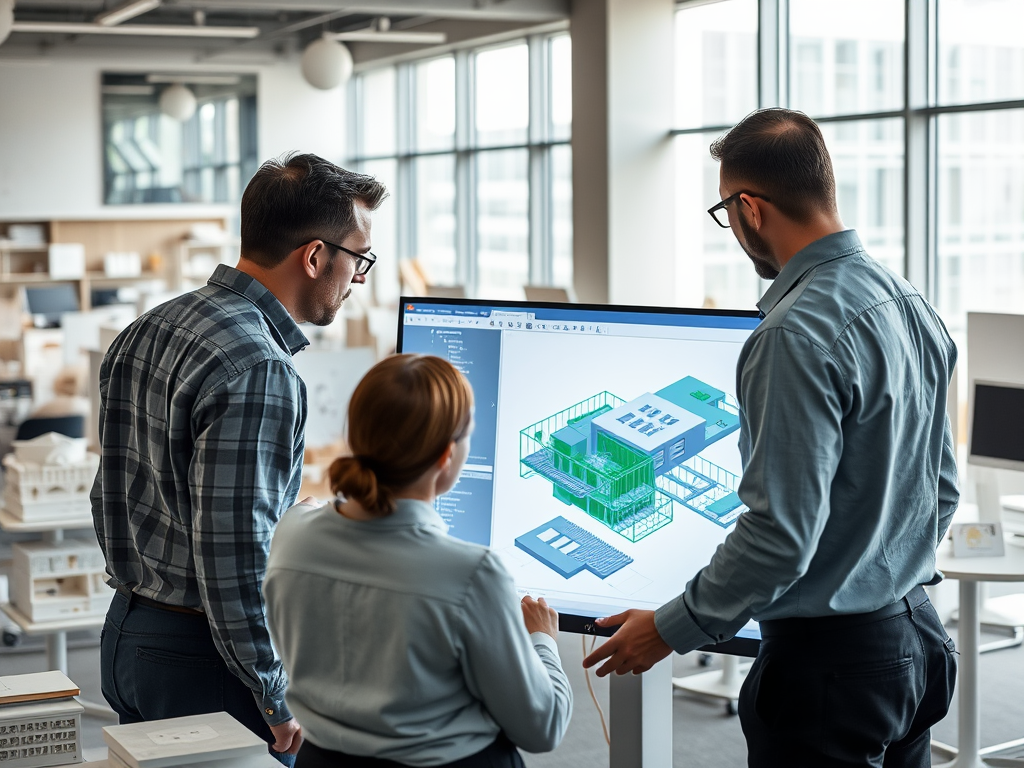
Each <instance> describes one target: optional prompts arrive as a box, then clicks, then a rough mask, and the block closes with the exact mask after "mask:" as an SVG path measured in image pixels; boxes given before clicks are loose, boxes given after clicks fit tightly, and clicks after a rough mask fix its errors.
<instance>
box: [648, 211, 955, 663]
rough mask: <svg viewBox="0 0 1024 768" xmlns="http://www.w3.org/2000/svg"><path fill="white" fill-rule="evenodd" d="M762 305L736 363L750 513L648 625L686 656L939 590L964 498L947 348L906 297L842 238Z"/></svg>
mask: <svg viewBox="0 0 1024 768" xmlns="http://www.w3.org/2000/svg"><path fill="white" fill-rule="evenodd" d="M758 306H759V307H760V308H761V311H762V312H763V313H764V314H765V319H764V321H763V322H762V323H761V325H760V326H759V327H758V328H757V329H756V330H755V331H754V333H753V334H752V335H751V337H750V338H749V339H748V340H747V343H746V344H745V345H744V347H743V351H742V352H741V354H740V359H739V364H738V367H737V391H738V392H739V403H740V453H741V456H742V459H743V466H744V471H743V478H742V480H741V482H740V487H739V495H740V498H741V499H742V500H743V503H744V504H746V505H747V506H748V507H749V511H748V512H746V513H745V514H743V515H742V516H741V517H740V519H739V521H738V522H737V524H736V528H735V530H733V532H732V533H731V534H730V535H729V537H728V538H727V539H726V540H725V542H724V543H723V544H722V545H721V546H720V547H719V549H718V551H717V552H716V553H715V555H714V557H713V558H712V560H711V563H710V564H709V565H708V566H706V567H705V568H704V569H703V570H701V571H700V572H699V573H698V574H697V575H696V576H695V577H694V578H693V580H692V581H691V582H690V583H689V584H688V585H687V586H686V591H685V592H684V593H683V594H682V595H680V596H679V597H677V598H675V599H674V600H672V601H671V602H669V603H667V604H666V605H664V606H662V607H661V608H659V609H658V611H657V612H656V614H655V622H656V625H657V627H658V631H659V633H660V634H661V636H662V637H663V638H664V639H665V641H666V642H668V644H669V645H671V646H672V647H673V648H674V649H675V650H676V651H678V652H680V653H684V652H686V651H689V650H692V649H693V648H696V647H699V646H701V645H704V644H706V643H715V642H719V641H721V640H725V639H727V638H729V637H731V636H732V635H734V634H735V633H736V631H737V630H739V629H740V628H741V627H742V626H743V625H744V624H745V623H746V622H747V621H748V620H749V619H750V618H754V619H758V620H765V619H779V618H788V617H794V616H827V615H831V614H840V613H864V612H869V611H873V610H876V609H878V608H881V607H882V606H884V605H888V604H890V603H893V602H895V601H896V600H899V599H900V598H902V597H903V596H904V595H905V594H906V593H907V592H909V591H910V590H911V589H912V588H913V587H915V586H916V585H918V584H928V583H935V582H936V581H937V580H938V578H939V574H937V572H936V569H935V547H936V545H937V543H938V542H939V541H940V540H941V537H942V536H943V535H944V534H945V531H946V528H947V527H948V525H949V521H950V518H951V517H952V516H953V512H954V511H955V510H956V507H957V503H958V501H959V492H958V490H957V473H956V463H955V455H954V449H953V441H952V435H951V433H950V428H949V421H948V419H947V418H946V411H945V407H946V390H947V387H948V384H949V380H950V377H951V375H952V372H953V365H954V363H955V362H956V358H957V353H956V347H955V346H954V344H953V342H952V340H951V339H950V338H949V335H948V334H947V333H946V329H945V327H944V326H943V324H942V321H941V320H940V319H939V317H938V315H937V314H936V313H935V311H934V310H933V309H932V307H931V306H929V305H928V303H927V302H926V301H925V300H924V299H923V298H922V297H921V295H920V294H919V293H918V292H917V290H916V289H915V288H914V287H913V286H912V285H910V284H909V283H908V282H907V281H906V280H904V279H902V278H900V277H898V276H897V275H895V274H893V273H892V272H890V271H889V270H887V269H886V268H885V267H883V266H881V265H880V264H878V263H877V262H876V261H874V260H873V259H872V258H871V257H870V256H868V254H867V253H866V252H865V251H864V248H863V246H862V245H861V243H860V239H859V238H858V237H857V234H856V232H854V231H853V230H846V231H844V232H838V233H836V234H832V235H828V236H827V237H823V238H821V239H820V240H818V241H816V242H814V243H812V244H811V245H809V246H807V247H806V248H804V249H803V250H801V251H800V252H799V253H797V254H796V255H795V256H794V257H793V258H792V260H791V261H790V262H789V263H787V264H786V266H785V267H784V268H783V270H782V273H781V274H780V275H779V276H778V277H777V278H776V280H775V282H774V284H773V285H772V286H771V287H770V288H769V289H768V291H767V292H766V293H765V295H764V297H763V298H762V299H761V302H760V303H759V305H758Z"/></svg>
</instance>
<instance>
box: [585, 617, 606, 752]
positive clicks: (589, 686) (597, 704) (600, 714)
mask: <svg viewBox="0 0 1024 768" xmlns="http://www.w3.org/2000/svg"><path fill="white" fill-rule="evenodd" d="M580 640H581V641H582V642H583V656H584V657H586V656H587V655H588V654H589V653H592V652H593V650H594V646H595V645H596V644H597V638H596V637H591V638H590V650H589V651H588V650H587V636H586V635H581V636H580ZM583 677H584V678H586V681H587V690H588V691H590V698H591V700H592V701H593V702H594V706H595V707H597V716H598V717H599V718H601V730H602V731H603V732H604V741H605V743H606V744H607V745H608V746H611V744H612V740H611V738H610V737H609V736H608V724H607V723H606V722H605V719H604V710H603V709H601V703H600V702H599V701H598V700H597V694H595V693H594V686H593V684H592V683H591V682H590V670H589V669H587V668H586V667H584V669H583Z"/></svg>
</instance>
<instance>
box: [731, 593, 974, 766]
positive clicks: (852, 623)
mask: <svg viewBox="0 0 1024 768" xmlns="http://www.w3.org/2000/svg"><path fill="white" fill-rule="evenodd" d="M901 602H902V604H903V605H902V606H901V607H902V610H900V611H899V612H898V613H897V615H893V616H888V617H885V618H881V619H878V618H872V617H871V614H867V615H863V616H861V617H851V616H842V617H827V618H821V619H784V620H782V621H779V622H762V624H761V628H762V636H763V639H762V641H761V650H760V653H758V656H757V659H756V660H755V662H754V665H753V666H752V667H751V669H750V672H749V674H748V675H747V679H746V680H745V681H744V683H743V688H742V690H741V692H740V706H739V711H740V723H741V725H742V726H743V734H744V736H746V739H747V751H748V757H747V763H748V765H749V766H750V767H751V768H775V767H776V766H779V767H780V768H783V767H784V768H802V767H806V768H853V766H857V767H858V768H862V767H863V766H876V767H878V768H922V767H926V766H930V765H931V746H930V742H931V738H930V729H931V727H932V726H933V725H934V724H935V723H937V722H938V721H939V720H941V719H942V718H943V717H944V716H945V715H946V712H947V710H948V709H949V703H950V701H951V700H952V698H953V683H954V681H955V680H956V656H955V655H956V649H955V648H954V646H953V641H952V640H950V639H949V636H948V635H947V634H946V631H945V629H943V627H942V623H941V622H940V621H939V617H938V615H937V614H936V613H935V609H934V608H933V607H932V605H931V603H930V602H929V601H928V598H927V596H926V595H925V594H924V590H923V589H922V588H920V587H917V588H916V589H915V590H913V591H912V592H911V593H910V595H908V596H907V597H906V598H904V599H903V601H901ZM898 605H899V604H898Z"/></svg>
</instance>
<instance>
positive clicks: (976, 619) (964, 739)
mask: <svg viewBox="0 0 1024 768" xmlns="http://www.w3.org/2000/svg"><path fill="white" fill-rule="evenodd" d="M936 566H937V567H938V569H939V570H940V571H942V572H943V573H944V574H945V576H946V578H949V579H957V580H958V581H959V582H960V620H959V623H958V625H957V627H958V635H957V647H958V650H959V651H960V665H959V670H958V675H957V677H958V679H957V686H958V687H959V689H960V693H959V697H960V718H959V722H958V723H957V735H958V744H957V747H958V751H957V755H956V758H955V759H954V760H953V762H951V763H946V764H945V765H944V766H942V767H941V768H986V763H984V762H983V759H984V758H985V757H986V756H987V755H991V754H993V753H995V752H997V751H998V750H999V748H1005V747H1008V746H1011V744H1012V745H1016V744H1017V743H1018V742H1011V744H1005V745H999V746H998V747H995V748H988V749H985V750H982V748H981V738H980V731H981V710H980V708H979V705H978V699H979V690H978V657H979V653H980V648H979V643H980V635H981V620H980V615H979V613H980V611H979V607H980V605H979V604H980V602H981V600H980V591H981V590H980V586H979V585H980V582H983V581H1024V548H1021V547H1018V546H1015V545H1012V544H1007V545H1006V554H1005V555H1003V556H1002V557H953V548H952V542H950V541H944V542H943V543H942V545H941V546H940V547H939V549H938V551H937V552H936Z"/></svg>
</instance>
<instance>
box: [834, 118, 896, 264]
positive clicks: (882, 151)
mask: <svg viewBox="0 0 1024 768" xmlns="http://www.w3.org/2000/svg"><path fill="white" fill-rule="evenodd" d="M902 131H903V122H902V121H901V120H898V119H889V120H855V121H849V122H845V121H844V122H833V123H823V124H822V126H821V133H822V136H824V138H825V146H826V147H828V151H829V154H830V155H831V157H832V166H833V168H834V169H835V175H836V202H837V204H838V206H839V215H840V217H841V218H842V220H843V224H845V225H846V226H847V227H850V228H851V229H856V230H857V234H858V235H859V236H860V239H861V242H863V243H864V246H865V248H867V250H868V253H870V254H871V256H872V257H873V258H875V259H876V260H878V261H881V262H882V263H883V264H885V265H886V266H887V267H889V268H890V269H892V270H893V271H894V272H897V273H899V274H903V273H904V272H905V265H904V246H903V241H904V237H903V133H902Z"/></svg>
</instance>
